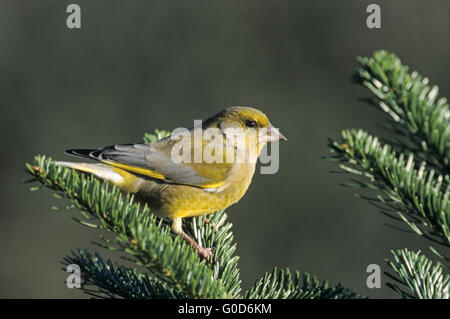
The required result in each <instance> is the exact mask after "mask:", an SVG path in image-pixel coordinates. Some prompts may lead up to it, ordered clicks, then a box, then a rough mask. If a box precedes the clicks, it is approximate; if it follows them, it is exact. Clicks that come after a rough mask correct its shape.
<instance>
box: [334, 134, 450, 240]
mask: <svg viewBox="0 0 450 319" xmlns="http://www.w3.org/2000/svg"><path fill="white" fill-rule="evenodd" d="M328 145H329V147H330V148H331V151H332V152H333V153H334V154H335V156H333V157H328V159H330V160H334V161H338V162H340V163H341V164H340V168H341V169H342V170H343V171H345V172H348V173H351V174H355V175H360V176H364V177H366V178H367V179H369V181H368V182H365V181H364V182H359V183H356V184H355V183H353V184H346V185H347V186H357V187H369V188H375V189H377V190H379V191H380V192H381V194H382V195H381V196H377V197H375V198H368V199H369V200H370V201H371V202H379V203H382V204H383V206H384V207H385V208H386V209H387V210H388V211H392V212H395V213H397V214H398V216H399V217H400V218H401V219H402V220H404V221H405V223H407V224H408V226H409V227H410V228H411V229H412V230H413V231H414V232H416V233H417V234H419V235H422V236H425V237H427V238H428V239H431V240H434V241H437V242H439V243H440V244H444V245H447V246H450V227H449V225H450V198H449V197H450V187H449V185H448V183H446V180H448V176H442V175H437V174H436V172H435V171H434V170H433V169H431V170H428V169H427V167H426V165H425V163H422V164H421V165H420V167H419V168H418V169H415V168H414V155H413V154H410V155H409V157H408V158H407V159H406V158H405V156H404V154H403V153H401V154H399V155H397V153H396V152H395V151H394V150H393V149H392V147H391V146H390V145H388V144H385V145H382V144H381V143H380V142H379V141H378V138H377V137H374V136H372V135H369V134H368V133H367V132H365V131H364V130H354V129H352V130H344V131H343V132H342V141H341V142H339V143H338V142H336V141H333V140H331V139H330V141H329V144H328ZM437 238H440V239H441V240H437Z"/></svg>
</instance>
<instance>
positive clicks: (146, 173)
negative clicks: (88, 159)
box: [104, 161, 165, 180]
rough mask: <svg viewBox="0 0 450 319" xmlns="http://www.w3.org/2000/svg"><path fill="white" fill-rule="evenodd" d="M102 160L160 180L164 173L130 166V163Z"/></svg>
mask: <svg viewBox="0 0 450 319" xmlns="http://www.w3.org/2000/svg"><path fill="white" fill-rule="evenodd" d="M104 162H105V163H107V164H109V165H112V166H115V167H118V168H121V169H124V170H126V171H129V172H133V173H137V174H141V175H145V176H149V177H152V178H156V179H162V180H164V179H165V178H164V175H162V174H159V173H156V172H153V171H151V170H149V169H146V168H141V167H136V166H130V165H125V164H120V163H115V162H111V161H104Z"/></svg>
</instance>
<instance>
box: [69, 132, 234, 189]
mask: <svg viewBox="0 0 450 319" xmlns="http://www.w3.org/2000/svg"><path fill="white" fill-rule="evenodd" d="M175 142H177V141H175V140H171V139H170V138H169V139H167V138H166V139H163V140H160V141H158V142H156V143H151V144H122V145H121V144H118V145H113V146H108V147H105V148H103V149H98V150H86V149H73V150H68V151H66V152H67V153H68V154H72V155H77V156H83V157H89V158H92V159H96V160H98V161H100V162H103V163H105V164H109V165H112V166H115V167H118V168H121V169H123V170H126V171H128V172H132V173H136V174H140V175H144V176H148V177H152V178H155V179H160V180H164V181H167V182H170V183H176V184H185V185H192V186H196V187H201V188H218V187H220V186H222V185H223V184H224V182H225V179H226V177H227V175H228V173H229V172H230V170H231V167H232V164H230V163H210V164H206V163H176V162H175V161H173V160H172V157H171V150H172V147H173V145H174V143H175Z"/></svg>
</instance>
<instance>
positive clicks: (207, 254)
mask: <svg viewBox="0 0 450 319" xmlns="http://www.w3.org/2000/svg"><path fill="white" fill-rule="evenodd" d="M181 236H183V238H184V240H185V241H186V242H188V243H189V244H191V245H192V247H193V248H194V249H195V250H196V251H197V253H198V255H199V256H200V257H203V258H205V259H206V262H207V263H209V260H210V258H211V257H212V256H214V255H213V253H212V249H211V248H205V247H202V246H200V245H199V244H198V243H197V242H196V241H195V240H193V239H192V238H191V237H189V235H188V234H186V233H185V232H184V231H182V232H181Z"/></svg>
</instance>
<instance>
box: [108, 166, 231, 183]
mask: <svg viewBox="0 0 450 319" xmlns="http://www.w3.org/2000/svg"><path fill="white" fill-rule="evenodd" d="M103 162H104V163H107V164H109V165H111V166H114V167H118V168H121V169H123V170H126V171H129V172H133V173H137V174H140V175H144V176H149V177H152V178H156V179H161V180H166V178H165V176H164V175H162V174H159V173H156V172H154V171H151V170H149V169H146V168H142V167H136V166H130V165H126V164H121V163H116V162H112V161H103ZM174 182H176V181H174ZM182 184H185V185H191V184H189V183H182ZM223 184H225V182H224V181H223V182H218V183H212V184H206V185H198V186H200V187H202V188H217V187H220V186H222V185H223ZM194 186H195V185H194Z"/></svg>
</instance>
